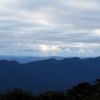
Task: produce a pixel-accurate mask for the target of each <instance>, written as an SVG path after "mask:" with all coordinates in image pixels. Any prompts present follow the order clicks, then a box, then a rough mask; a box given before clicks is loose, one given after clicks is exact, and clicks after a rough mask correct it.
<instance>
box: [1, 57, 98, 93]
mask: <svg viewBox="0 0 100 100" xmlns="http://www.w3.org/2000/svg"><path fill="white" fill-rule="evenodd" d="M96 78H100V57H96V58H86V59H80V58H77V57H74V58H65V59H63V60H56V59H54V58H52V59H47V60H40V61H35V62H29V63H26V64H20V63H18V62H17V61H6V60H1V61H0V92H2V91H5V90H6V89H14V88H17V87H19V88H22V89H24V90H28V91H32V92H33V93H41V92H45V91H47V90H52V91H55V90H65V89H69V88H71V87H72V86H74V85H76V84H78V83H80V82H84V81H87V82H91V83H92V82H93V80H95V79H96Z"/></svg>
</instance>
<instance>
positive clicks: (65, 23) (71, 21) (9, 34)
mask: <svg viewBox="0 0 100 100" xmlns="http://www.w3.org/2000/svg"><path fill="white" fill-rule="evenodd" d="M99 3H100V1H99V0H95V1H94V0H69V1H68V0H63V1H61V0H50V1H47V0H28V1H27V0H0V48H1V53H0V54H2V51H3V52H4V54H9V53H8V51H12V52H13V54H16V55H17V54H19V52H20V53H22V54H23V55H25V54H26V55H28V54H30V55H31V53H32V52H38V53H37V55H38V54H39V53H41V52H47V51H48V52H52V51H57V52H59V53H62V52H63V53H65V55H67V54H66V53H67V52H70V53H72V52H73V51H74V52H73V53H72V54H73V55H74V54H75V53H76V54H75V55H78V54H80V55H82V53H83V52H85V53H86V52H88V51H89V50H91V51H93V53H92V54H93V55H94V56H96V55H99V52H98V50H99V49H100V39H99V35H100V34H99V33H100V10H99V9H100V6H99ZM66 48H67V49H66ZM83 48H84V49H83ZM6 49H7V50H6ZM28 52H29V53H28ZM79 52H80V53H79ZM94 52H95V54H94ZM10 53H11V52H10ZM87 54H88V53H87ZM87 54H86V55H87ZM33 55H34V54H33ZM78 56H79V55H78Z"/></svg>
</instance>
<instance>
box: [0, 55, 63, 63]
mask: <svg viewBox="0 0 100 100" xmlns="http://www.w3.org/2000/svg"><path fill="white" fill-rule="evenodd" d="M51 58H55V59H56V60H62V59H64V57H58V56H51V57H23V56H22V57H18V56H17V57H16V56H14V57H12V56H0V60H7V61H12V60H16V61H17V62H19V63H21V64H25V63H28V62H32V61H39V60H46V59H51Z"/></svg>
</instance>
